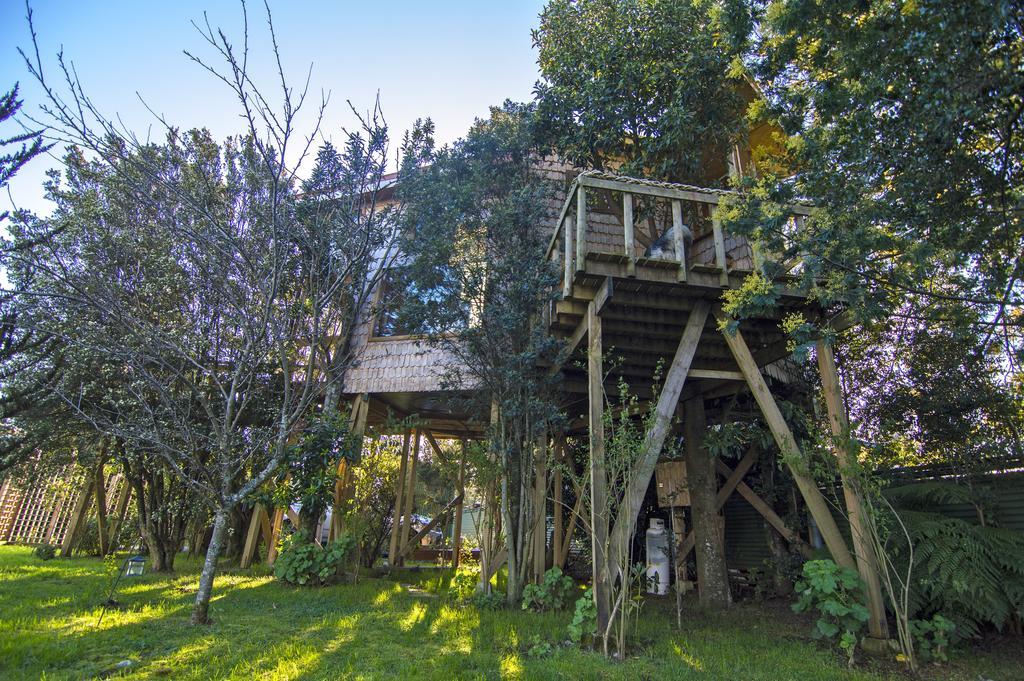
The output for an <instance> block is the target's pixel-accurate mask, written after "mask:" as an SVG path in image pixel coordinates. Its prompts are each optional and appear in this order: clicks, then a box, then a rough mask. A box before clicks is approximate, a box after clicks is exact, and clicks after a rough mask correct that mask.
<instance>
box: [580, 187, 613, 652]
mask: <svg viewBox="0 0 1024 681" xmlns="http://www.w3.org/2000/svg"><path fill="white" fill-rule="evenodd" d="M580 189H581V190H582V189H583V188H582V187H580ZM587 328H588V332H587V335H588V337H589V341H590V344H589V348H588V351H587V384H588V389H587V391H588V400H589V403H590V408H589V420H590V423H589V425H590V500H591V502H590V506H591V514H590V521H591V530H592V531H591V547H592V549H593V551H592V554H593V564H594V565H593V568H594V569H593V582H594V603H595V605H596V606H597V632H598V634H599V635H601V634H604V632H605V631H607V629H608V623H609V619H610V617H611V575H610V574H609V572H608V553H607V552H608V549H609V546H608V510H609V509H608V477H607V472H606V470H605V461H604V446H605V442H604V362H603V354H602V353H603V348H602V347H601V317H600V316H598V314H597V306H596V305H595V304H594V301H591V302H590V305H589V306H588V307H587Z"/></svg>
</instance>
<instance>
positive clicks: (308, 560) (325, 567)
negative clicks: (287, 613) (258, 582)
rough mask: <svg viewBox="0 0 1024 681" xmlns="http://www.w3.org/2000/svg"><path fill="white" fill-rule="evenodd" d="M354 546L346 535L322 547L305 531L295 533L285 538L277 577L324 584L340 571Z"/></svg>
mask: <svg viewBox="0 0 1024 681" xmlns="http://www.w3.org/2000/svg"><path fill="white" fill-rule="evenodd" d="M354 545H355V542H354V540H353V539H352V538H351V537H349V536H348V535H342V536H341V537H339V538H338V539H336V540H335V541H332V542H330V543H328V544H327V545H326V546H322V547H321V546H320V545H319V544H316V543H314V542H312V541H311V540H310V538H309V536H308V535H307V534H306V533H305V532H304V531H302V530H300V531H298V532H293V533H292V534H290V535H288V536H287V537H285V538H284V539H283V540H282V541H281V550H280V552H279V553H278V556H277V560H276V561H275V562H274V576H275V577H277V578H278V579H280V580H281V581H283V582H287V583H289V584H295V585H298V586H321V585H323V584H326V583H327V580H328V579H330V577H331V576H332V575H334V574H335V573H336V572H337V571H338V566H339V565H341V563H342V562H343V561H344V560H345V559H346V558H347V557H348V556H349V554H350V553H351V551H352V549H353V547H354Z"/></svg>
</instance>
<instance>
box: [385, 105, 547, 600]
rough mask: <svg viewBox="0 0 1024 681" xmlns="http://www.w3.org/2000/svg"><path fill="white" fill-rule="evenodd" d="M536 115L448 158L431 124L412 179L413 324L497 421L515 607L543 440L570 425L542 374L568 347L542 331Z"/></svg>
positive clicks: (496, 114) (484, 135) (497, 126)
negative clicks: (561, 424) (435, 142)
mask: <svg viewBox="0 0 1024 681" xmlns="http://www.w3.org/2000/svg"><path fill="white" fill-rule="evenodd" d="M533 113H534V112H533V108H532V107H531V106H528V105H521V104H513V103H511V102H506V103H505V104H504V105H503V106H501V107H494V108H492V109H491V115H490V118H488V119H485V120H478V121H477V122H476V123H475V124H474V125H473V127H472V128H471V129H470V131H469V133H468V134H467V135H466V136H465V137H464V138H462V139H460V140H459V141H458V142H456V143H455V144H453V145H452V146H450V147H443V148H441V149H436V148H434V147H433V146H432V137H431V134H430V133H431V128H430V125H429V122H428V123H427V124H421V126H419V128H418V129H417V131H415V132H414V134H413V135H412V136H411V138H410V145H409V146H408V148H407V153H406V159H405V163H404V168H403V171H402V175H401V182H400V188H401V194H402V196H403V199H404V201H405V207H406V209H405V214H404V219H403V223H402V224H403V228H404V229H403V232H402V253H403V257H404V265H405V266H404V267H403V269H402V270H401V271H400V272H401V276H402V277H403V279H404V281H405V282H406V289H405V290H406V292H407V295H404V296H403V299H404V300H405V301H406V302H405V305H404V306H403V309H402V313H401V318H402V319H403V323H404V324H406V326H407V328H409V329H410V330H413V331H415V332H420V333H424V334H426V335H427V336H428V337H429V338H430V340H431V342H433V343H435V344H438V345H439V346H441V347H443V348H444V349H445V350H447V351H448V353H449V356H450V357H451V361H450V363H449V364H448V365H447V366H445V367H441V368H440V369H441V370H443V371H444V372H445V376H444V379H445V383H446V384H447V385H448V386H449V387H451V388H453V389H462V390H464V389H466V388H469V387H474V388H476V389H477V390H476V391H474V392H473V393H472V399H474V400H475V402H474V403H473V405H472V406H474V407H475V413H476V415H477V417H478V418H479V419H480V420H481V421H484V422H488V421H489V422H490V423H491V437H490V443H491V454H492V457H493V458H494V460H495V461H497V462H500V469H501V472H502V477H501V483H500V484H501V513H502V528H503V532H504V536H505V547H506V549H507V552H508V592H507V596H508V602H509V604H510V605H513V606H515V605H517V604H518V603H519V602H520V601H521V599H522V589H523V587H524V585H525V582H526V577H527V574H528V570H529V566H530V562H529V555H530V553H529V552H530V551H531V546H532V543H531V541H530V538H531V537H532V531H531V527H530V522H529V518H531V517H532V515H531V510H530V509H531V494H530V490H531V488H532V486H533V475H534V471H535V468H536V467H535V465H534V462H535V458H534V457H535V456H539V455H542V452H541V451H539V448H538V447H537V442H538V438H545V439H546V436H545V433H546V432H547V429H548V427H549V426H551V425H552V424H553V423H556V422H557V421H558V419H559V410H558V407H557V404H556V403H555V402H554V397H553V390H552V388H553V385H552V380H553V379H552V377H550V376H549V375H548V374H547V372H546V371H545V370H544V369H543V368H542V365H543V364H544V363H545V362H547V363H550V362H551V361H552V360H554V359H555V358H556V356H557V355H558V353H559V351H560V347H561V344H560V343H559V342H558V341H557V340H556V339H554V338H553V337H551V336H550V335H548V333H547V331H546V330H545V329H543V328H540V327H539V326H538V325H537V324H535V318H536V315H537V312H538V311H539V310H540V309H542V307H543V306H544V305H545V304H546V303H548V302H549V301H550V300H551V299H552V296H553V295H554V292H555V290H556V284H557V281H558V276H557V272H556V271H555V270H554V268H553V265H552V264H551V263H550V262H549V261H547V260H546V259H545V258H544V250H545V247H546V238H545V237H546V236H547V235H546V234H544V231H543V225H544V224H545V223H544V221H543V214H544V207H545V205H546V201H545V199H546V198H547V197H548V196H549V192H550V190H551V188H550V187H548V186H547V184H546V182H545V181H544V180H543V179H542V178H541V176H540V175H539V173H537V172H536V171H537V169H536V166H535V160H536V158H537V156H536V149H535V146H534V144H533V131H532V129H531V124H532V122H533ZM409 292H412V293H414V294H415V295H409V294H408V293H409ZM386 302H387V301H385V304H386Z"/></svg>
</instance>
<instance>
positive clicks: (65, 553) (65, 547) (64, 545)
mask: <svg viewBox="0 0 1024 681" xmlns="http://www.w3.org/2000/svg"><path fill="white" fill-rule="evenodd" d="M94 485H95V480H94V479H93V476H91V475H88V474H87V475H86V476H85V483H84V486H83V487H82V490H81V492H79V494H78V499H77V500H76V501H75V507H74V509H73V510H72V511H71V518H70V519H69V520H68V528H67V530H65V531H64V540H63V541H62V542H61V544H60V555H61V557H63V558H67V557H69V556H70V555H71V552H72V551H74V550H75V545H76V543H77V541H78V535H79V533H80V530H81V528H82V525H83V524H84V523H85V515H86V513H88V511H89V501H91V500H92V493H93V487H94Z"/></svg>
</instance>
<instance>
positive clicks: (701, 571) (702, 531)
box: [683, 397, 732, 608]
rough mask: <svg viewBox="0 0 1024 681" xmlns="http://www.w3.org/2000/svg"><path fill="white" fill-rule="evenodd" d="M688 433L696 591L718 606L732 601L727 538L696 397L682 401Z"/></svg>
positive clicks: (702, 599) (705, 601)
mask: <svg viewBox="0 0 1024 681" xmlns="http://www.w3.org/2000/svg"><path fill="white" fill-rule="evenodd" d="M683 418H684V427H685V435H686V482H687V485H688V486H689V488H690V512H691V513H692V515H693V517H692V522H693V535H694V539H695V540H696V545H697V591H698V594H699V596H700V602H701V603H703V604H707V605H713V606H716V607H719V608H724V607H728V606H729V605H730V604H731V603H732V595H731V593H730V592H729V571H728V568H727V567H726V564H725V542H724V541H723V538H722V536H721V533H720V528H719V524H718V523H719V518H720V517H721V516H719V515H718V505H717V504H716V503H715V497H716V493H717V490H718V478H717V476H716V475H715V464H714V459H712V458H711V457H710V456H708V452H707V450H706V449H705V448H704V433H705V431H706V430H707V420H706V419H705V417H704V400H703V399H701V398H699V397H698V398H697V399H694V400H690V401H688V402H686V403H685V404H684V405H683Z"/></svg>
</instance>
